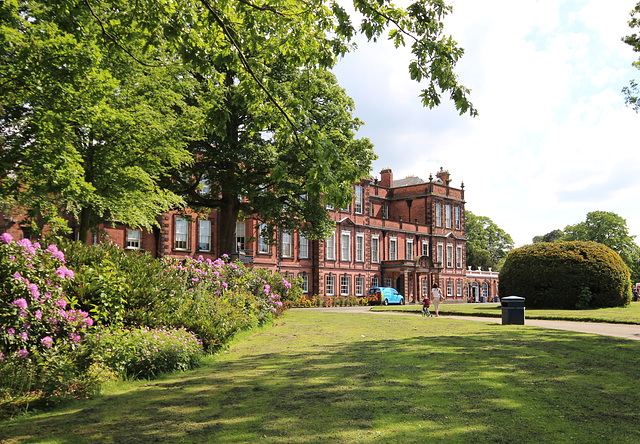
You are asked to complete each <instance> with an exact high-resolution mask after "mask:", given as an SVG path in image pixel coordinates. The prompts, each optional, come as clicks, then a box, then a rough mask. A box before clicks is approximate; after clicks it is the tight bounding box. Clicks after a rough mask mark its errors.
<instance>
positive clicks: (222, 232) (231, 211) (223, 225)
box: [218, 193, 240, 256]
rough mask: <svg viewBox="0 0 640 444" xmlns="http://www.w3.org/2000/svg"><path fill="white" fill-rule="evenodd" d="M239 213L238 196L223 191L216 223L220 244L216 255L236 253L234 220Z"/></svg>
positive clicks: (235, 220)
mask: <svg viewBox="0 0 640 444" xmlns="http://www.w3.org/2000/svg"><path fill="white" fill-rule="evenodd" d="M239 213H240V201H239V200H238V197H237V196H235V195H232V194H225V193H223V194H222V205H221V206H220V213H219V215H220V218H219V223H218V245H219V246H220V251H218V256H222V255H223V254H228V255H231V254H234V253H236V249H237V247H236V222H237V220H238V214H239Z"/></svg>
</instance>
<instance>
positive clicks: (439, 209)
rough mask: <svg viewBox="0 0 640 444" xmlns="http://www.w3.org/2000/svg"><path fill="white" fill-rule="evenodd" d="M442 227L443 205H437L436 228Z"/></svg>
mask: <svg viewBox="0 0 640 444" xmlns="http://www.w3.org/2000/svg"><path fill="white" fill-rule="evenodd" d="M441 226H442V205H440V204H439V203H437V204H436V227H441Z"/></svg>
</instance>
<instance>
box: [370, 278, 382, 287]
mask: <svg viewBox="0 0 640 444" xmlns="http://www.w3.org/2000/svg"><path fill="white" fill-rule="evenodd" d="M371 286H372V287H379V286H380V279H379V278H378V276H373V277H372V278H371Z"/></svg>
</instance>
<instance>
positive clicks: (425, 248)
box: [422, 241, 431, 256]
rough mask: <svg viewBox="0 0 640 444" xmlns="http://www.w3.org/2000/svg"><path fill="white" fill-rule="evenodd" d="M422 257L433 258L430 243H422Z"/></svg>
mask: <svg viewBox="0 0 640 444" xmlns="http://www.w3.org/2000/svg"><path fill="white" fill-rule="evenodd" d="M422 255H423V256H431V255H430V254H429V241H422Z"/></svg>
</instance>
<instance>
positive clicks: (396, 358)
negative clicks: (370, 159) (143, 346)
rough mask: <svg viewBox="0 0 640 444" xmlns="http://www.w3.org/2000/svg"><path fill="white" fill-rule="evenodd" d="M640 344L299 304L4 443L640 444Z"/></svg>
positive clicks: (7, 433)
mask: <svg viewBox="0 0 640 444" xmlns="http://www.w3.org/2000/svg"><path fill="white" fill-rule="evenodd" d="M638 362H640V347H638V342H636V341H631V340H625V339H618V338H610V337H603V336H596V335H588V334H582V333H574V332H565V331H558V330H546V329H541V328H536V327H531V326H512V325H506V326H503V325H499V324H493V323H491V324H487V323H483V322H473V321H465V320H462V319H444V318H423V317H420V316H415V315H413V316H374V315H371V314H366V313H362V314H345V313H326V312H318V311H314V310H291V311H289V312H287V313H286V314H285V316H284V317H283V318H281V319H279V320H278V321H277V323H276V325H275V326H272V327H269V328H265V329H262V330H259V331H256V332H254V333H252V334H248V335H246V336H245V337H244V338H242V339H241V340H238V341H236V342H235V343H234V344H233V345H232V346H231V348H230V349H229V350H228V351H227V352H225V353H222V354H220V355H219V356H217V357H212V358H209V359H208V360H207V361H206V362H205V364H204V366H203V367H201V368H199V369H197V370H194V371H190V372H187V373H181V374H174V375H169V376H165V377H163V378H161V379H159V380H154V381H145V382H138V383H125V384H120V385H118V386H117V387H115V388H112V389H111V391H110V392H109V393H107V394H105V395H103V396H101V397H98V398H96V399H93V400H87V401H78V402H74V403H72V404H70V405H68V406H66V407H65V408H64V409H58V410H55V411H52V412H48V413H40V414H32V415H30V416H26V417H21V418H18V419H15V420H13V421H10V422H3V423H0V442H2V443H7V444H8V443H18V442H24V443H35V442H37V443H76V442H77V443H86V442H109V443H110V442H113V443H136V442H145V443H146V442H172V443H173V442H176V443H177V442H185V443H200V442H203V443H204V442H211V443H254V442H259V443H319V442H322V443H324V442H335V443H368V442H381V443H423V442H446V443H469V442H498V443H500V442H502V443H540V442H554V443H557V442H579V443H600V442H615V443H636V442H639V441H640V421H638V412H640V391H639V390H637V381H638V380H639V379H640V368H639V367H638Z"/></svg>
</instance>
